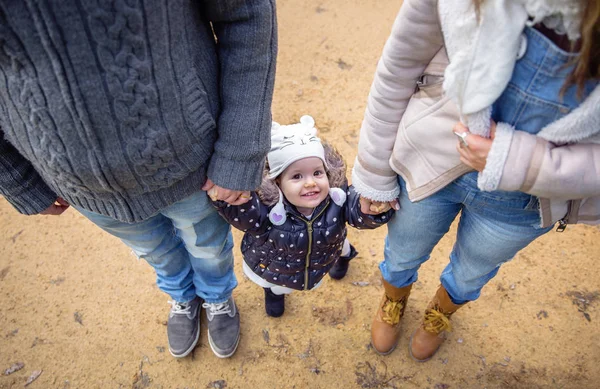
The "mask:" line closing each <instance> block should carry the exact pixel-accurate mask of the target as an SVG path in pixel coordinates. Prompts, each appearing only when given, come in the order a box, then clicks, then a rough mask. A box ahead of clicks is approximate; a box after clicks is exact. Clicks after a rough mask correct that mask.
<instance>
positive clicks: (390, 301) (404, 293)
mask: <svg viewBox="0 0 600 389" xmlns="http://www.w3.org/2000/svg"><path fill="white" fill-rule="evenodd" d="M383 288H384V290H385V293H384V294H383V297H382V298H381V302H380V303H379V309H377V313H376V314H375V317H374V318H373V323H372V324H371V344H372V345H373V348H374V349H375V351H376V352H377V353H379V354H382V355H387V354H389V353H391V352H392V351H394V349H395V348H396V344H398V339H399V338H400V319H401V318H402V315H404V309H405V308H406V301H407V300H408V296H409V295H410V289H411V288H412V284H411V285H408V286H405V287H403V288H396V287H395V286H393V285H392V284H390V283H388V282H387V281H386V280H383Z"/></svg>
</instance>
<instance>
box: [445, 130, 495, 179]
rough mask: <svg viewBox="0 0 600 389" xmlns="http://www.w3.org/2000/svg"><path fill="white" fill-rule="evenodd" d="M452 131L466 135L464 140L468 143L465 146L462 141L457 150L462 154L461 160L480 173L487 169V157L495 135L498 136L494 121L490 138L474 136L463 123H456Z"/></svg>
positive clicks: (459, 142)
mask: <svg viewBox="0 0 600 389" xmlns="http://www.w3.org/2000/svg"><path fill="white" fill-rule="evenodd" d="M452 131H453V132H454V133H455V134H457V135H461V134H466V135H465V136H463V137H462V138H463V139H464V140H465V141H466V142H467V145H465V144H464V143H463V142H462V141H461V140H460V139H459V140H458V142H457V145H456V149H457V150H458V153H459V154H460V160H461V162H462V163H464V164H465V165H467V166H470V167H472V168H473V169H475V170H477V171H478V172H481V171H483V169H485V164H486V161H487V156H488V154H489V153H490V149H491V148H492V142H493V141H494V135H495V134H496V123H495V122H493V121H492V123H491V124H490V138H489V139H488V138H484V137H482V136H479V135H473V134H471V133H470V132H469V129H468V128H467V127H465V126H464V125H463V124H462V123H456V125H455V126H454V128H453V129H452Z"/></svg>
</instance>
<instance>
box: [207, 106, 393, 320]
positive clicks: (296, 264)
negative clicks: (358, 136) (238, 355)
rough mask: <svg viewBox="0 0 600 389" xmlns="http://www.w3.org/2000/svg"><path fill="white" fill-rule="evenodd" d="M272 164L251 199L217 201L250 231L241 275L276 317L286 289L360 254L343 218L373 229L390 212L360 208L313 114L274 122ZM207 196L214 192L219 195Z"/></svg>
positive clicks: (342, 267)
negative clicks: (256, 288)
mask: <svg viewBox="0 0 600 389" xmlns="http://www.w3.org/2000/svg"><path fill="white" fill-rule="evenodd" d="M267 162H268V165H267V167H266V169H265V174H264V176H263V182H262V185H261V187H260V188H259V190H258V192H257V193H255V192H252V193H251V195H250V201H249V202H247V203H245V204H243V205H239V206H235V205H230V204H227V203H225V202H223V201H215V202H214V204H215V206H216V207H217V209H218V211H219V213H220V214H221V215H222V216H223V217H224V218H225V219H226V220H227V221H228V222H229V223H231V225H232V226H234V227H236V228H238V229H240V230H242V231H244V232H245V234H244V238H243V240H242V248H241V250H242V254H243V257H244V263H243V269H244V273H245V274H246V275H247V276H248V278H250V280H252V281H253V282H255V283H256V284H258V285H260V286H262V287H263V288H264V291H265V310H266V312H267V315H269V316H273V317H279V316H281V315H282V314H283V312H284V310H285V299H284V298H285V295H286V294H289V293H291V292H292V291H293V290H310V289H313V288H315V287H317V286H319V284H320V283H321V282H322V279H323V277H324V276H325V274H327V273H329V274H330V276H331V277H332V278H335V279H341V278H343V277H344V276H345V275H346V272H347V270H348V264H349V261H350V260H351V259H352V258H354V257H355V256H356V254H357V252H356V250H355V249H354V248H353V247H352V246H351V245H350V244H349V242H348V241H347V240H346V223H348V224H350V225H351V226H353V227H356V228H359V229H360V228H376V227H379V226H381V225H383V224H385V223H387V221H388V220H389V218H390V217H391V216H392V215H393V212H392V211H390V210H389V209H388V210H386V211H385V212H382V213H379V214H377V215H366V214H363V213H362V212H361V210H360V204H359V200H360V198H359V195H358V194H357V193H356V192H355V191H354V188H353V187H352V186H350V187H348V185H347V180H346V172H345V170H346V166H345V163H344V161H343V159H342V157H341V155H340V154H339V153H338V152H337V151H336V150H334V149H333V148H332V147H330V146H329V145H327V144H323V143H321V140H320V139H319V138H318V137H317V130H316V129H315V127H314V120H313V118H312V117H310V116H307V115H305V116H303V117H302V118H301V119H300V123H298V124H292V125H287V126H281V125H279V124H278V123H275V122H273V125H272V128H271V150H270V152H269V154H268V156H267ZM208 194H209V196H211V198H213V199H214V198H215V195H216V194H215V193H213V192H210V191H209V193H208ZM383 210H385V209H383Z"/></svg>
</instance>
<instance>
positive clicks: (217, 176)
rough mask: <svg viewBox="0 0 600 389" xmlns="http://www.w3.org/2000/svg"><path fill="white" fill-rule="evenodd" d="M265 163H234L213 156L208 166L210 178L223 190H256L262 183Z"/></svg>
mask: <svg viewBox="0 0 600 389" xmlns="http://www.w3.org/2000/svg"><path fill="white" fill-rule="evenodd" d="M263 169H264V161H263V160H261V161H260V162H252V161H232V160H231V159H226V158H222V157H219V156H217V155H213V157H212V159H211V160H210V164H209V165H208V177H209V178H210V179H211V180H212V181H213V182H214V183H215V184H217V185H219V186H220V187H222V188H226V189H231V190H255V189H257V188H258V187H259V185H260V183H261V181H262V175H263Z"/></svg>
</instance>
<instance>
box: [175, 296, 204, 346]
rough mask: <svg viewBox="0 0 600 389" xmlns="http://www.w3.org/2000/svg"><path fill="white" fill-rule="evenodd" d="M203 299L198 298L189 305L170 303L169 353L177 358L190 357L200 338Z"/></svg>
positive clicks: (176, 302)
mask: <svg viewBox="0 0 600 389" xmlns="http://www.w3.org/2000/svg"><path fill="white" fill-rule="evenodd" d="M201 303H202V299H201V298H200V297H196V298H195V299H193V300H192V301H189V302H187V303H180V302H178V301H169V304H171V312H170V313H169V321H168V322H167V337H168V338H169V351H170V352H171V355H173V356H174V357H176V358H183V357H185V356H186V355H188V354H189V353H190V352H191V351H192V350H193V349H194V347H196V344H197V343H198V338H199V337H200V311H201V310H200V304H201Z"/></svg>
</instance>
